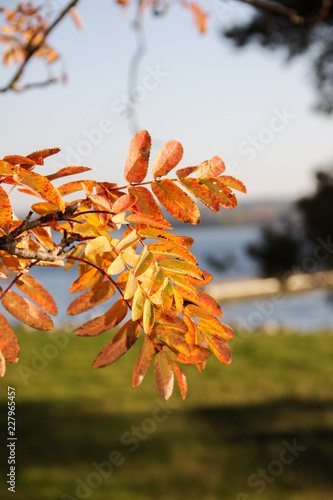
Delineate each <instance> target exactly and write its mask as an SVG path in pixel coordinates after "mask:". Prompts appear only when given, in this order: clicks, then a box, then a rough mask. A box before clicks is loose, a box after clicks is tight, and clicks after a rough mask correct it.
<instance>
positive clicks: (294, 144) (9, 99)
mask: <svg viewBox="0 0 333 500" xmlns="http://www.w3.org/2000/svg"><path fill="white" fill-rule="evenodd" d="M221 2H222V0H221V1H219V0H216V1H211V2H210V1H206V2H201V4H202V5H204V7H205V8H206V9H207V10H208V11H209V12H210V14H211V15H210V19H209V24H208V26H209V29H208V33H206V34H205V35H200V34H199V33H197V30H196V29H195V27H194V26H193V23H192V18H191V14H190V13H189V12H188V11H187V10H186V9H184V8H180V7H179V6H177V5H174V7H173V8H172V9H170V11H169V12H168V13H167V15H165V16H163V17H161V18H156V17H152V16H151V15H150V14H149V13H147V14H148V15H146V18H145V33H146V39H147V52H146V54H145V56H144V58H143V60H142V64H141V68H140V73H139V77H138V87H137V88H136V96H137V97H138V100H139V102H137V103H136V104H135V108H136V112H137V117H138V122H139V125H140V129H146V130H148V131H149V132H150V134H151V136H152V140H153V150H152V159H153V158H154V157H155V156H156V154H157V153H158V151H159V149H160V148H161V147H162V145H163V144H164V143H165V142H167V141H168V140H170V139H177V140H179V141H180V142H181V143H182V144H183V146H184V158H183V161H182V164H181V165H182V166H183V167H185V166H188V165H196V164H198V163H200V162H201V161H204V160H206V159H208V158H211V157H212V156H214V155H218V156H221V157H222V158H223V159H224V161H225V163H226V165H227V172H228V173H229V174H230V175H235V176H236V177H238V178H239V179H241V180H242V181H243V182H244V183H245V184H246V185H247V188H248V195H246V196H245V195H242V194H240V195H239V197H238V198H239V200H240V202H242V201H246V200H251V201H255V200H258V199H264V198H265V199H267V198H280V199H281V198H286V199H287V198H288V199H290V198H297V197H299V196H301V195H304V194H306V193H308V192H309V191H311V189H312V187H313V183H314V181H313V171H314V169H315V168H316V167H318V166H319V165H323V164H325V163H328V162H329V161H330V160H331V159H332V158H333V142H332V139H331V138H332V132H333V118H331V117H327V116H323V115H321V114H318V113H315V112H313V111H312V109H311V107H312V106H313V104H314V103H315V98H316V96H315V92H314V89H313V87H312V85H311V81H312V77H313V75H311V72H310V71H311V70H310V65H309V64H307V61H305V60H303V59H299V60H296V61H295V62H294V63H292V64H288V65H287V64H286V63H285V56H284V54H283V53H281V52H265V51H263V50H261V49H260V48H258V47H256V46H250V47H247V48H245V49H241V50H237V49H235V48H233V47H232V46H231V44H230V43H229V42H228V41H227V40H226V39H223V38H221V36H220V35H219V29H220V27H221V26H222V25H223V26H229V25H231V24H232V23H233V22H234V21H235V19H238V20H239V19H245V18H246V17H248V16H250V15H251V13H252V12H253V11H252V9H251V8H250V7H248V6H240V5H239V2H237V1H235V0H233V1H230V2H229V3H228V4H227V5H228V8H227V9H225V10H224V12H222V13H221V12H220V11H219V9H218V7H219V6H220V5H221ZM13 3H14V2H8V1H7V2H2V5H5V4H6V5H9V4H11V5H13ZM52 3H53V4H54V5H56V4H59V5H65V4H66V3H67V2H65V0H54V1H53V2H51V4H52ZM78 11H79V13H80V15H81V17H82V19H83V22H84V30H83V31H78V30H77V29H76V28H75V26H74V25H73V22H72V20H71V19H70V18H68V19H67V20H65V21H64V22H63V23H62V24H61V25H59V26H58V28H57V29H56V30H55V31H54V33H53V34H52V37H51V38H50V42H51V44H52V45H53V46H54V47H55V48H57V49H58V50H59V51H60V52H61V53H62V54H63V60H64V64H65V66H66V69H67V74H68V82H67V84H66V85H55V86H50V87H46V88H44V89H41V90H40V89H39V90H31V91H28V92H25V93H22V94H15V93H6V94H2V95H0V109H1V118H2V119H1V123H0V133H1V138H2V141H1V146H0V155H6V154H22V155H25V154H28V153H30V152H32V151H33V150H36V149H43V148H47V147H60V148H61V150H62V151H61V153H60V154H58V155H57V156H55V157H53V158H50V159H48V160H47V162H46V165H45V166H44V167H40V169H38V170H36V171H39V172H40V173H44V172H46V170H47V173H51V172H55V171H56V170H58V169H59V168H61V167H62V166H65V165H76V164H79V165H85V166H89V167H91V168H92V169H93V171H92V172H91V173H89V174H88V175H85V174H83V176H82V178H95V179H97V180H107V181H109V182H118V183H121V184H123V180H122V179H123V176H122V173H123V169H124V165H125V160H126V155H127V151H128V146H129V143H130V140H131V137H132V135H133V134H132V131H131V129H130V126H129V122H128V120H127V119H126V116H125V114H126V109H127V108H126V104H125V103H126V102H128V87H127V77H128V68H129V61H130V58H131V56H132V54H133V52H134V51H135V48H136V44H135V36H134V32H133V29H132V28H131V23H132V20H133V12H132V11H131V10H129V11H128V12H127V14H126V15H123V14H122V13H121V11H120V9H119V8H118V7H117V6H115V5H114V2H113V0H100V1H99V2H91V1H89V0H81V2H80V3H79V6H78ZM12 71H13V69H12V68H6V69H4V68H3V67H2V68H1V73H0V75H1V76H0V84H1V85H3V84H5V83H6V82H7V81H8V80H9V78H10V75H11V73H12ZM54 71H56V66H55V67H54ZM44 76H45V70H44V68H43V67H42V66H40V64H37V63H34V64H31V65H30V66H29V68H28V71H27V74H26V81H35V80H39V79H43V78H44ZM314 131H315V133H314Z"/></svg>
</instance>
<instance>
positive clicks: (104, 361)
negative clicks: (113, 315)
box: [93, 319, 140, 368]
mask: <svg viewBox="0 0 333 500" xmlns="http://www.w3.org/2000/svg"><path fill="white" fill-rule="evenodd" d="M139 333H140V329H139V325H138V323H137V322H135V321H132V320H131V319H130V320H129V321H127V323H125V324H124V325H123V326H122V327H121V329H120V330H119V332H118V333H116V335H115V336H114V337H113V339H112V340H111V342H109V343H108V344H107V345H106V346H105V347H103V349H102V350H101V352H100V353H99V354H98V356H97V358H96V359H95V361H94V363H93V368H103V367H104V366H108V365H110V364H111V363H113V362H114V361H116V360H117V359H119V358H120V357H121V356H123V354H125V353H126V352H127V351H128V349H129V348H130V347H132V345H133V344H134V343H135V341H136V340H137V339H138V337H139Z"/></svg>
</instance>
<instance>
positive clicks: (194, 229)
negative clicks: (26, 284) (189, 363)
mask: <svg viewBox="0 0 333 500" xmlns="http://www.w3.org/2000/svg"><path fill="white" fill-rule="evenodd" d="M175 232H176V234H178V235H186V236H191V237H193V238H194V244H193V246H192V249H191V250H192V252H193V253H194V254H195V256H196V257H197V259H198V263H199V266H200V267H201V268H202V269H205V270H206V271H209V272H210V273H212V274H213V276H214V278H215V279H217V280H223V279H225V280H228V281H230V280H234V279H242V278H253V277H256V276H257V275H258V267H257V266H256V264H255V262H254V261H253V260H252V259H250V258H249V256H248V255H247V253H246V247H247V245H248V244H249V243H252V242H255V241H258V240H259V239H260V229H259V228H258V227H257V226H255V225H248V226H232V227H231V226H211V227H200V226H188V225H184V226H183V227H177V228H176V229H175ZM32 275H33V276H35V277H36V278H37V279H38V280H39V281H40V282H41V284H42V285H43V286H44V287H45V288H46V289H47V290H48V291H49V292H50V293H51V294H52V295H53V297H54V298H55V300H56V302H57V305H58V309H59V315H58V316H57V317H56V318H55V321H54V323H55V325H57V326H59V325H61V324H64V323H66V322H73V321H74V323H77V324H82V323H84V322H85V321H88V320H89V319H92V318H93V317H96V316H98V315H100V314H102V313H103V312H105V309H106V307H105V304H103V305H101V306H99V307H97V308H95V309H94V310H92V311H89V312H87V313H84V314H81V315H79V316H76V317H73V316H67V315H66V309H67V307H68V305H69V303H70V302H71V301H72V300H74V298H75V297H76V296H77V294H71V293H69V292H68V289H69V287H70V285H71V283H73V281H74V280H75V279H76V278H77V276H78V275H77V271H76V268H75V267H74V268H72V269H71V270H69V271H67V272H65V271H64V270H63V269H61V268H45V267H44V268H41V267H39V268H37V267H35V268H33V269H32ZM2 286H3V285H2ZM14 289H15V287H14ZM16 291H17V290H16ZM222 309H223V313H224V321H225V322H226V323H229V324H232V325H234V326H238V327H239V328H240V330H243V331H244V332H246V331H247V329H253V328H257V327H261V326H264V327H266V328H267V329H268V330H272V331H273V330H274V329H275V328H277V327H285V328H293V329H296V330H302V331H305V332H306V331H311V330H316V329H324V328H331V329H333V303H332V302H329V301H328V294H327V292H325V291H322V290H316V291H313V292H309V293H305V294H298V295H288V296H286V297H282V298H281V299H280V300H279V301H274V299H273V298H272V299H269V298H265V299H260V300H253V299H251V300H247V301H239V302H235V303H225V304H222ZM6 316H7V314H6ZM7 317H8V316H7ZM244 334H245V333H244Z"/></svg>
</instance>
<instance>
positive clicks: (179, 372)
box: [172, 362, 187, 399]
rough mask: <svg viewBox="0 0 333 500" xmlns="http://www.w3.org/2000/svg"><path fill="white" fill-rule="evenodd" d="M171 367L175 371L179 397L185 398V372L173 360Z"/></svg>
mask: <svg viewBox="0 0 333 500" xmlns="http://www.w3.org/2000/svg"><path fill="white" fill-rule="evenodd" d="M172 368H173V371H174V372H175V375H176V379H177V382H178V385H179V389H180V394H181V397H182V399H185V398H186V394H187V380H186V376H185V373H184V372H183V370H182V369H181V368H180V367H179V366H178V365H177V364H176V363H174V362H173V363H172Z"/></svg>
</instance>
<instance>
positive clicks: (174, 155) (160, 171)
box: [152, 141, 183, 179]
mask: <svg viewBox="0 0 333 500" xmlns="http://www.w3.org/2000/svg"><path fill="white" fill-rule="evenodd" d="M182 157H183V146H182V145H181V144H180V142H178V141H169V142H167V143H166V144H165V145H164V146H163V148H162V149H161V151H160V152H159V154H158V155H157V158H156V160H155V161H154V164H153V166H152V174H153V177H154V179H156V178H157V177H161V176H162V175H167V173H168V172H170V170H172V169H173V168H174V167H175V166H176V165H178V163H179V162H180V160H181V159H182Z"/></svg>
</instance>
